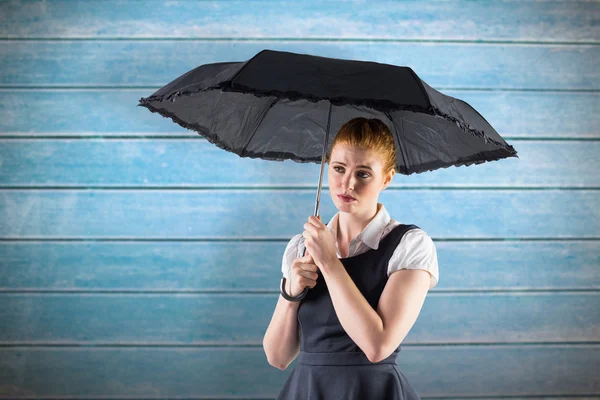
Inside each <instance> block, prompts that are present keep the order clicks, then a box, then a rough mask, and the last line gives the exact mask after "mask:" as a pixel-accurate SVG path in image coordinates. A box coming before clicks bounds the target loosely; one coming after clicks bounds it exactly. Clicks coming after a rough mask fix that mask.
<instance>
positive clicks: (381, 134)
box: [327, 117, 396, 175]
mask: <svg viewBox="0 0 600 400" xmlns="http://www.w3.org/2000/svg"><path fill="white" fill-rule="evenodd" d="M336 144H347V145H350V146H355V147H358V148H361V149H364V150H374V151H375V153H376V154H377V156H378V157H379V158H380V159H381V162H382V164H383V174H384V175H385V174H386V173H388V172H389V171H390V170H391V169H394V171H396V146H395V144H394V137H393V136H392V133H391V132H390V130H389V128H388V127H387V125H386V124H385V123H384V122H383V121H381V120H380V119H377V118H370V119H367V118H363V117H358V118H353V119H351V120H350V121H348V122H346V123H345V124H344V125H342V126H341V127H340V130H339V131H338V133H337V134H336V135H335V139H333V143H332V144H331V151H333V148H334V146H335V145H336ZM331 151H330V152H329V153H328V154H327V162H328V163H329V162H330V161H331Z"/></svg>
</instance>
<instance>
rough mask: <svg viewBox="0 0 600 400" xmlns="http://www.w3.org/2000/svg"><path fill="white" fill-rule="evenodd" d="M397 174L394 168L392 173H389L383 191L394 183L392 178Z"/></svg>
mask: <svg viewBox="0 0 600 400" xmlns="http://www.w3.org/2000/svg"><path fill="white" fill-rule="evenodd" d="M395 173H396V171H394V169H393V168H392V169H391V170H390V172H388V173H387V175H386V176H385V179H384V180H383V188H382V189H381V190H384V189H387V187H388V186H389V185H390V183H392V178H393V177H394V174H395Z"/></svg>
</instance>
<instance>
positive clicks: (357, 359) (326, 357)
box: [298, 351, 399, 365]
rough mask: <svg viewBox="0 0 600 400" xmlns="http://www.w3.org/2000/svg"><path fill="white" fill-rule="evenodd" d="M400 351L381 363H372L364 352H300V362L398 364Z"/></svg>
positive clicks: (310, 363) (309, 363)
mask: <svg viewBox="0 0 600 400" xmlns="http://www.w3.org/2000/svg"><path fill="white" fill-rule="evenodd" d="M398 352H399V351H394V352H393V353H392V354H390V355H389V357H387V358H385V359H383V360H381V361H379V362H376V363H374V362H371V361H370V360H369V359H368V358H367V356H366V355H365V353H363V352H362V351H347V352H330V353H310V352H307V351H300V353H299V354H298V362H299V363H300V364H306V365H379V364H396V358H397V357H398Z"/></svg>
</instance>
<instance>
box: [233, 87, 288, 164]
mask: <svg viewBox="0 0 600 400" xmlns="http://www.w3.org/2000/svg"><path fill="white" fill-rule="evenodd" d="M280 98H281V97H277V98H276V99H275V100H274V101H273V102H272V103H271V105H270V106H269V108H267V109H266V111H265V112H264V113H263V115H262V118H261V119H260V121H258V122H257V123H256V128H254V132H252V135H250V138H249V139H248V141H247V142H246V145H245V146H244V147H243V148H242V154H240V157H244V155H245V154H246V153H247V151H246V149H247V148H248V145H249V144H250V142H251V141H252V139H253V138H254V135H255V134H256V131H258V127H259V126H260V124H261V122H263V120H264V119H265V117H266V116H267V113H268V112H269V110H270V109H271V108H273V106H274V105H275V103H277V102H278V101H279V99H280Z"/></svg>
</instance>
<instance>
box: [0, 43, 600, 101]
mask: <svg viewBox="0 0 600 400" xmlns="http://www.w3.org/2000/svg"><path fill="white" fill-rule="evenodd" d="M263 49H271V50H282V51H292V52H294V53H306V54H313V55H317V56H325V57H333V58H343V59H351V60H370V61H374V62H379V63H386V64H393V65H402V66H410V67H411V68H412V69H413V70H414V71H415V72H416V73H417V74H418V75H419V77H420V78H421V79H423V80H424V81H425V82H427V83H428V84H429V85H430V86H432V87H434V88H437V87H451V88H503V89H513V88H514V89H519V90H521V89H551V90H556V89H570V90H583V89H585V90H589V89H595V90H598V89H600V70H599V69H598V68H597V67H598V63H599V61H600V46H595V45H571V46H557V45H550V44H536V45H531V44H522V45H521V44H510V45H508V44H504V45H497V44H479V45H473V44H462V45H457V44H446V43H436V44H429V45H423V44H421V43H362V42H359V43H356V42H350V43H348V42H338V41H330V42H328V41H323V42H316V43H315V42H308V41H295V42H286V41H257V42H255V41H252V42H242V43H238V44H236V45H235V46H234V45H232V44H231V43H230V42H222V41H160V42H148V41H127V40H124V41H123V40H119V41H98V42H94V45H93V46H90V44H89V43H88V42H85V41H42V42H38V41H27V42H20V43H19V45H18V46H16V45H15V44H14V42H10V41H2V42H0V65H1V66H2V68H0V83H1V84H2V85H17V86H21V85H26V86H40V85H48V86H134V85H136V86H139V85H143V86H157V87H160V86H163V85H165V84H167V83H169V82H171V81H172V80H174V79H175V78H177V77H178V76H180V75H182V74H184V73H185V72H187V71H189V70H191V69H193V68H196V67H197V66H199V65H201V64H207V63H215V62H224V61H246V60H248V59H250V58H252V57H253V56H254V55H255V54H257V53H258V52H260V51H261V50H263ZM499 60H502V61H501V62H499ZM574 65H576V66H577V67H576V69H575V68H574ZM449 66H452V67H451V68H449ZM490 71H493V73H490ZM566 71H570V73H565V72H566ZM32 76H35V80H32V79H31V77H32ZM152 93H153V91H152V92H150V93H148V94H147V95H146V96H145V97H147V96H149V95H150V94H152Z"/></svg>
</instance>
